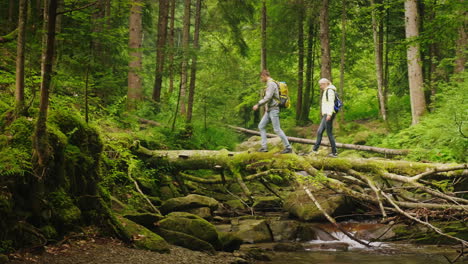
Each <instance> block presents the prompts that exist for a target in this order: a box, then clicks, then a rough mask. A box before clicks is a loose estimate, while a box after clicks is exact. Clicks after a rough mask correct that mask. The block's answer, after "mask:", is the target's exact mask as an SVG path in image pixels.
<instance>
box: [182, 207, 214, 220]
mask: <svg viewBox="0 0 468 264" xmlns="http://www.w3.org/2000/svg"><path fill="white" fill-rule="evenodd" d="M187 212H188V213H191V214H194V215H198V216H199V217H201V218H203V219H206V220H211V219H212V218H213V217H212V216H211V209H210V208H209V207H200V208H193V209H189V210H187Z"/></svg>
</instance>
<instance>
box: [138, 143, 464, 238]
mask: <svg viewBox="0 0 468 264" xmlns="http://www.w3.org/2000/svg"><path fill="white" fill-rule="evenodd" d="M133 151H134V153H136V154H137V155H139V156H140V157H141V158H142V159H143V160H145V161H146V162H147V164H149V165H150V166H154V167H158V166H162V167H164V168H165V170H168V169H169V170H173V174H174V175H181V176H182V177H183V179H184V180H186V181H192V182H196V183H199V184H208V185H212V184H220V185H221V184H222V185H225V184H236V183H237V184H238V185H239V187H240V188H239V190H241V191H242V193H243V196H244V199H243V200H245V201H247V200H248V201H249V202H248V203H249V204H253V203H254V202H255V195H253V192H252V191H251V190H253V189H252V187H249V186H248V183H250V182H252V181H255V180H258V181H259V182H260V183H261V184H264V183H270V182H268V180H267V179H269V177H270V175H273V176H274V177H272V178H278V177H281V178H283V179H284V180H285V181H293V182H297V183H299V185H301V186H305V185H306V184H310V186H317V185H321V186H323V187H322V188H328V189H330V190H333V191H334V192H336V193H340V194H343V195H345V196H347V197H351V198H353V199H354V200H356V201H359V202H360V203H361V204H362V205H363V206H367V207H370V208H372V211H373V212H375V211H376V210H377V211H380V212H381V215H382V217H383V218H384V219H385V218H386V217H388V215H390V214H392V215H395V213H397V214H400V215H402V216H404V217H407V218H408V219H411V221H416V222H419V223H421V220H419V219H418V217H425V218H428V217H429V216H430V217H431V219H438V218H439V219H445V218H446V217H447V216H449V217H451V218H452V219H453V218H454V217H459V218H460V221H466V220H467V215H468V214H467V212H468V200H467V199H465V198H464V197H458V196H456V194H455V193H452V192H450V191H447V190H452V189H453V188H454V186H451V185H450V184H453V183H455V182H461V181H463V180H466V176H467V169H468V165H467V164H450V165H447V164H437V163H421V162H410V161H397V160H387V159H350V158H342V157H338V158H330V157H320V156H298V155H295V154H284V155H282V154H275V153H271V152H267V153H259V152H254V153H249V152H230V151H227V150H221V151H212V150H148V149H146V148H144V147H142V146H140V145H139V144H138V143H136V144H134V147H133ZM199 169H205V170H206V169H208V170H212V171H213V174H212V175H211V176H204V177H203V178H201V177H196V176H192V175H191V173H190V171H196V170H199ZM184 171H186V172H184ZM187 171H188V172H187ZM328 175H330V176H331V177H327V176H328ZM423 178H424V180H423ZM438 181H441V182H438ZM251 186H252V185H251ZM272 186H273V184H270V185H269V188H268V190H269V191H270V192H272V193H273V194H275V195H276V196H278V194H277V192H276V191H275V190H274V188H273V187H272ZM437 186H444V187H443V188H438V187H437ZM253 188H255V187H253ZM226 190H227V189H226ZM305 190H307V186H306V187H305ZM405 196H408V198H405V199H403V200H399V199H397V197H405ZM309 197H310V196H309ZM311 199H313V198H311ZM314 203H315V204H316V206H317V207H318V208H319V205H317V203H316V201H314ZM403 208H404V209H403ZM319 210H320V208H319ZM321 211H322V213H324V215H325V216H326V218H327V219H328V220H330V221H331V222H332V223H333V221H334V220H333V217H332V216H331V215H327V214H325V213H326V212H325V211H323V210H321ZM421 211H422V212H426V214H425V215H420V212H421ZM426 222H427V220H426ZM425 225H426V226H428V227H430V228H432V227H433V226H432V225H430V224H429V223H427V224H425ZM432 229H433V230H434V231H435V232H437V233H439V234H441V235H443V236H445V237H448V238H451V239H454V240H456V241H458V242H461V243H463V244H465V243H466V242H465V241H463V240H462V239H460V238H457V237H454V236H452V235H446V234H444V233H443V232H441V231H440V230H436V229H434V228H432Z"/></svg>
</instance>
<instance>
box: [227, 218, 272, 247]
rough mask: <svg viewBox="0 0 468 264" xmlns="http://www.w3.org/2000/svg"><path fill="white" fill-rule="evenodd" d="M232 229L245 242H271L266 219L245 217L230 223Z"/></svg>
mask: <svg viewBox="0 0 468 264" xmlns="http://www.w3.org/2000/svg"><path fill="white" fill-rule="evenodd" d="M232 231H233V232H235V234H236V235H237V236H239V237H240V238H241V239H242V240H243V241H244V242H246V243H261V242H272V241H273V237H272V236H271V233H270V228H269V227H268V224H267V221H266V220H256V219H247V220H239V221H238V222H237V223H236V222H233V223H232Z"/></svg>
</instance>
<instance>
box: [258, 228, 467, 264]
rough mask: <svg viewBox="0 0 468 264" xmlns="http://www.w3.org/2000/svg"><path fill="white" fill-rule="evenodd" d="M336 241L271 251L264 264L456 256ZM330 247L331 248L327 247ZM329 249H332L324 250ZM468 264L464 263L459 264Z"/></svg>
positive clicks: (387, 262) (440, 260)
mask: <svg viewBox="0 0 468 264" xmlns="http://www.w3.org/2000/svg"><path fill="white" fill-rule="evenodd" d="M333 236H334V237H336V238H337V239H338V242H337V241H322V240H312V241H309V242H307V243H304V244H303V245H305V247H306V248H309V247H308V245H310V248H309V249H307V250H306V251H296V252H270V253H268V254H267V255H268V256H270V257H271V261H260V262H257V263H261V264H267V263H270V264H280V263H281V264H361V263H363V264H448V263H450V262H449V261H447V259H446V258H445V257H444V256H446V257H447V258H448V259H450V260H453V259H455V257H457V252H456V249H455V248H454V247H450V246H434V245H415V244H403V243H382V242H373V243H371V244H370V245H372V247H371V248H367V247H365V246H364V245H361V244H359V243H357V242H355V241H354V240H351V239H350V238H348V237H347V236H346V235H344V234H343V233H340V232H335V233H333ZM337 243H341V244H343V243H346V244H348V245H349V247H348V249H347V250H339V249H333V244H337ZM327 244H329V245H330V247H328V246H327ZM324 248H329V249H324ZM456 263H464V264H468V261H465V262H463V261H462V262H460V261H458V262H456Z"/></svg>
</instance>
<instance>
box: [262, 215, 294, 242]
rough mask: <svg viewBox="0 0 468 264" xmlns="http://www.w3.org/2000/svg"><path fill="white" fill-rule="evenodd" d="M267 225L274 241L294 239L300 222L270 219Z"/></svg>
mask: <svg viewBox="0 0 468 264" xmlns="http://www.w3.org/2000/svg"><path fill="white" fill-rule="evenodd" d="M269 225H270V230H271V233H272V235H273V240H274V241H275V242H278V241H293V240H295V239H296V237H297V235H298V234H297V232H298V230H299V227H300V223H299V222H298V221H294V220H286V221H278V220H270V224H269Z"/></svg>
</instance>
